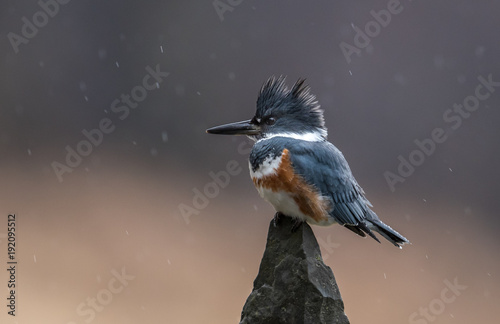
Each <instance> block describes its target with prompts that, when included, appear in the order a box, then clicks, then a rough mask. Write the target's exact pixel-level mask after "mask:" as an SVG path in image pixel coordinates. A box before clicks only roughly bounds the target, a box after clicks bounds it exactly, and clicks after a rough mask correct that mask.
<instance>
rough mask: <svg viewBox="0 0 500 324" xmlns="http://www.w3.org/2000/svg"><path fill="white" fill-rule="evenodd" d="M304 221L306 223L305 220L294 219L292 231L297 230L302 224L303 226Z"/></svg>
mask: <svg viewBox="0 0 500 324" xmlns="http://www.w3.org/2000/svg"><path fill="white" fill-rule="evenodd" d="M303 223H304V221H303V220H300V219H294V220H293V224H292V233H295V232H297V230H298V229H299V228H300V226H302V224H303Z"/></svg>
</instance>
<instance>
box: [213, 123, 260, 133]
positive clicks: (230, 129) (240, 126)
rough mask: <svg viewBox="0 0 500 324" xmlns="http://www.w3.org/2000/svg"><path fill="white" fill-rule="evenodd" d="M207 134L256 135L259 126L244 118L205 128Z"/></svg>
mask: <svg viewBox="0 0 500 324" xmlns="http://www.w3.org/2000/svg"><path fill="white" fill-rule="evenodd" d="M207 133H209V134H221V135H258V134H259V133H260V127H259V126H257V125H255V124H253V123H252V121H251V120H244V121H240V122H237V123H231V124H225V125H221V126H215V127H212V128H209V129H207Z"/></svg>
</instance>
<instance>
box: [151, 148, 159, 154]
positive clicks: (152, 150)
mask: <svg viewBox="0 0 500 324" xmlns="http://www.w3.org/2000/svg"><path fill="white" fill-rule="evenodd" d="M150 152H151V155H152V156H157V155H158V150H157V149H155V148H154V147H153V148H152V149H151V151H150Z"/></svg>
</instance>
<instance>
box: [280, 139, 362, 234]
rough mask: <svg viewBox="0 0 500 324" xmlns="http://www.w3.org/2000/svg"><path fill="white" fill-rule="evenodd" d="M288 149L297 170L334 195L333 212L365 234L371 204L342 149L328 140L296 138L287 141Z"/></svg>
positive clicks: (336, 216)
mask: <svg viewBox="0 0 500 324" xmlns="http://www.w3.org/2000/svg"><path fill="white" fill-rule="evenodd" d="M287 149H288V150H289V151H290V157H291V161H292V164H293V167H294V170H295V172H296V173H298V174H300V175H301V176H302V177H303V178H304V179H305V180H306V181H307V182H308V183H309V184H312V185H314V186H315V187H316V188H317V189H318V190H319V191H320V192H321V194H322V195H323V196H325V197H327V198H328V199H330V201H331V203H332V206H333V209H332V210H331V212H330V216H331V217H333V218H334V219H335V221H336V222H337V223H339V224H341V225H344V226H346V227H348V228H349V229H351V230H353V231H354V232H356V233H357V234H359V235H362V236H364V234H363V232H361V231H360V229H361V230H363V231H365V228H366V226H365V223H364V219H365V218H366V215H367V212H368V208H369V206H371V204H370V202H369V201H368V200H367V199H366V198H365V196H364V192H363V189H362V188H361V187H360V186H359V185H358V183H357V182H356V179H354V177H353V175H352V173H351V170H350V168H349V165H348V164H347V161H346V160H345V158H344V156H343V155H342V153H341V152H340V151H339V150H338V149H337V148H336V147H335V146H334V145H333V144H331V143H329V142H327V141H324V142H303V141H295V142H294V143H293V145H287ZM358 227H360V228H358ZM367 233H368V232H367Z"/></svg>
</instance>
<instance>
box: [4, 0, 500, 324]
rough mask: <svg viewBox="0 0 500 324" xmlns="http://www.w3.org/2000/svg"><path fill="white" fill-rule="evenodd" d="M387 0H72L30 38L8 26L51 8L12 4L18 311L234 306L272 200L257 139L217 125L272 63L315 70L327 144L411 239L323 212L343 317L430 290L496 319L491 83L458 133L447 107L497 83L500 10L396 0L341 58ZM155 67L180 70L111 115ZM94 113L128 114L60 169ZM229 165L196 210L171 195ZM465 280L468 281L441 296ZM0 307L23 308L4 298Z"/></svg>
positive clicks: (384, 312)
mask: <svg viewBox="0 0 500 324" xmlns="http://www.w3.org/2000/svg"><path fill="white" fill-rule="evenodd" d="M389 2H390V1H385V0H384V1H378V0H377V1H357V2H355V1H339V2H335V3H334V2H330V1H314V2H312V1H309V2H306V1H272V2H265V1H250V0H244V1H241V3H239V4H238V2H237V1H233V4H237V5H235V6H234V7H232V11H227V12H225V13H224V14H223V20H221V19H220V17H219V15H218V14H217V12H216V10H215V8H214V6H213V3H212V2H211V1H183V2H181V1H171V2H163V3H160V2H158V1H70V2H69V3H68V4H64V5H60V8H59V12H58V13H57V14H55V15H54V17H52V18H50V19H49V20H48V22H47V23H46V24H45V25H44V26H43V27H40V28H39V30H38V33H37V34H36V35H35V36H34V37H33V38H31V39H29V42H28V43H27V44H21V45H20V46H19V52H18V53H15V51H14V49H13V47H12V46H11V43H10V42H9V39H8V35H9V33H16V34H19V35H22V33H21V28H22V25H23V21H22V20H21V19H22V17H27V18H28V20H30V21H32V17H33V14H35V13H36V12H38V11H40V10H41V7H40V6H39V4H37V3H36V2H34V1H33V2H29V1H4V2H2V4H1V9H0V17H1V18H0V34H1V38H0V39H1V40H2V41H1V46H0V55H1V58H2V59H1V61H0V64H1V66H0V69H1V70H0V83H1V87H0V99H1V101H0V157H1V158H0V176H1V179H2V182H1V183H2V185H1V189H0V190H1V192H0V208H1V210H0V212H1V215H5V216H6V215H7V214H8V213H16V214H17V215H18V236H17V237H18V242H19V250H18V257H19V259H20V260H21V262H22V263H21V265H20V270H19V271H20V275H19V282H20V286H19V287H20V288H19V290H18V298H19V300H18V317H17V318H16V319H17V320H18V321H19V323H30V322H34V321H36V322H37V323H45V322H47V323H69V322H71V321H73V322H75V323H86V322H94V323H110V322H121V323H140V322H152V321H156V322H158V321H161V322H164V323H193V322H200V321H202V322H205V323H235V322H237V321H238V319H239V314H240V311H241V307H242V306H243V304H244V301H245V299H246V297H247V296H248V294H249V292H250V291H251V288H252V281H253V278H254V277H255V275H256V273H257V270H258V264H259V262H260V257H261V255H262V252H263V249H264V246H265V237H266V234H267V226H268V222H269V220H270V219H271V218H272V215H273V210H272V208H271V207H270V206H269V205H267V204H266V203H265V202H263V201H261V199H260V197H259V196H258V194H257V192H256V191H255V189H254V188H253V186H252V183H251V181H250V180H249V179H248V175H247V162H246V158H247V156H246V155H245V154H240V153H241V152H240V153H238V145H240V144H241V143H244V142H246V140H245V139H244V138H231V137H217V136H209V135H207V134H205V129H206V128H208V127H211V126H214V125H218V124H222V123H227V122H232V121H238V120H243V119H249V118H251V117H252V116H253V113H254V109H255V101H256V99H257V94H258V90H259V88H260V86H261V84H262V83H263V82H264V81H265V80H266V79H267V78H268V77H269V76H271V75H287V76H288V83H289V84H292V83H293V82H294V81H295V80H296V79H297V78H299V77H305V78H307V80H308V83H309V84H310V85H311V88H312V92H313V93H315V94H316V95H317V97H318V100H319V102H320V104H321V105H322V107H323V109H324V110H325V117H326V124H327V127H328V129H329V139H330V141H332V142H333V143H334V144H335V145H337V146H338V147H339V148H340V149H341V150H342V152H343V153H344V155H345V156H346V158H347V159H348V161H349V163H350V166H351V168H352V170H353V172H354V174H355V176H356V178H357V180H358V182H359V183H360V184H361V185H362V186H363V188H364V190H365V192H366V193H367V196H368V198H369V199H370V200H371V202H372V203H373V204H374V206H375V210H376V211H377V213H378V214H379V216H380V217H381V218H382V219H383V220H384V221H386V222H387V223H389V224H390V225H392V226H393V227H394V228H396V229H397V230H398V231H400V232H401V233H403V234H404V235H405V236H407V237H408V238H409V239H410V240H411V241H412V243H413V244H412V245H411V246H407V247H405V248H404V249H403V250H402V251H397V250H396V249H394V248H393V247H392V246H390V245H389V244H388V243H386V242H383V244H382V245H379V244H376V243H375V242H373V241H370V240H368V239H365V240H363V239H361V238H358V237H356V236H354V235H352V234H351V233H350V232H349V231H346V230H345V229H342V228H340V227H338V226H336V227H330V228H317V227H315V228H314V230H315V233H316V235H317V237H318V240H319V241H320V245H322V249H323V253H324V258H325V259H326V262H327V264H328V265H330V266H331V267H332V269H333V271H334V273H335V275H336V277H337V281H338V282H339V286H340V289H341V293H342V295H343V297H344V302H345V304H346V313H347V315H348V317H349V318H350V319H351V322H353V323H365V322H368V321H369V322H370V323H387V322H391V323H405V322H409V323H419V322H416V319H419V320H420V321H421V322H420V323H424V322H425V323H427V322H431V318H427V319H426V318H425V317H422V316H421V315H418V316H416V317H413V320H412V319H411V318H412V317H411V314H413V313H414V312H417V313H418V312H419V309H420V308H421V307H422V308H425V307H431V316H433V317H432V322H435V323H470V322H471V321H472V320H476V321H481V322H483V323H488V322H490V323H491V318H492V317H493V314H494V311H496V306H497V305H498V302H499V301H500V297H499V294H498V291H499V288H500V283H499V280H498V278H497V277H498V274H499V271H498V270H499V267H500V265H499V263H498V257H497V255H498V253H497V248H498V244H499V239H498V235H496V233H498V230H499V229H500V223H499V220H498V219H499V218H498V217H497V211H498V209H499V207H500V202H499V199H497V197H496V194H497V192H498V190H497V186H498V185H497V184H498V182H499V180H500V175H499V172H498V165H499V153H500V152H499V149H498V147H499V140H500V137H499V136H498V135H499V132H498V126H497V124H496V123H497V121H498V120H499V117H500V112H499V111H498V106H499V103H500V87H497V88H496V89H495V92H493V93H491V95H490V97H489V98H488V99H486V100H484V101H481V102H480V106H479V108H478V109H477V110H476V111H474V112H472V113H471V115H470V117H469V118H467V119H463V123H462V125H461V126H460V127H458V128H457V129H455V130H452V129H450V125H451V124H450V123H446V122H445V121H444V120H443V113H444V112H445V111H446V110H448V109H451V108H453V104H454V103H462V102H463V100H464V98H466V97H467V96H469V95H474V91H475V88H476V86H477V85H478V84H480V83H479V81H478V77H479V76H483V77H485V78H487V77H488V75H490V74H491V75H492V79H493V80H495V81H496V80H499V81H500V67H499V65H498V54H499V52H500V42H498V30H499V27H500V23H499V20H498V12H499V11H498V10H499V9H500V8H499V5H498V4H496V3H493V2H491V1H474V2H472V1H465V0H464V1H432V2H431V1H408V0H403V1H401V4H400V5H401V6H402V7H401V8H402V11H401V12H400V13H399V14H397V15H392V18H391V21H390V23H389V24H388V25H387V26H386V27H383V28H382V29H381V30H380V32H379V33H378V34H377V35H376V36H374V37H373V38H371V41H370V45H369V47H368V48H367V49H363V50H362V54H361V55H360V56H356V55H353V56H352V57H351V59H352V61H351V62H350V63H348V62H347V60H346V58H345V57H344V55H343V53H342V51H341V49H340V43H341V42H346V43H349V44H353V39H354V37H355V30H354V29H353V26H357V27H360V28H364V26H365V25H366V23H368V22H369V21H371V20H373V17H372V16H371V15H370V11H371V10H375V11H379V10H381V9H386V8H387V5H388V3H389ZM158 64H159V66H160V70H161V71H167V72H169V73H170V74H169V76H168V77H166V78H165V79H164V80H163V82H162V83H161V84H160V85H159V88H158V89H155V90H152V91H150V92H148V93H147V97H146V98H145V100H144V101H143V102H141V103H140V104H139V105H138V107H137V108H136V109H133V110H131V111H130V115H129V116H128V117H127V118H125V119H124V120H119V119H118V118H117V117H118V115H117V114H114V113H113V112H111V111H110V107H111V102H112V101H113V100H115V99H116V98H119V97H120V96H121V94H122V93H123V94H128V93H130V91H131V89H132V88H134V87H135V86H137V85H140V84H141V83H142V78H143V77H144V75H146V73H147V72H146V70H145V68H146V67H147V66H151V67H155V66H156V65H158ZM103 118H110V119H111V120H112V121H113V123H114V125H115V127H116V128H115V130H114V131H113V132H112V133H111V134H105V135H104V137H103V141H102V143H101V144H100V145H99V146H98V147H96V148H93V150H92V153H91V154H90V155H89V156H87V157H84V158H83V161H82V163H81V165H79V166H78V167H76V168H74V171H73V172H72V173H67V174H65V175H64V177H63V181H62V182H60V181H58V179H57V177H56V175H55V173H54V171H53V169H52V166H51V163H53V161H58V162H61V163H63V162H64V159H65V154H66V152H65V147H66V146H67V145H70V146H71V147H73V148H74V147H75V146H76V145H77V143H78V142H79V141H81V140H83V139H85V138H84V137H83V135H82V133H81V132H82V130H84V129H87V130H90V129H93V128H96V127H97V126H98V124H99V122H100V120H101V119H103ZM435 128H443V129H445V130H446V132H447V133H446V134H447V140H446V141H445V142H444V143H441V144H437V147H436V149H435V152H434V153H433V154H431V155H430V156H426V158H425V161H424V162H423V164H422V165H420V166H418V167H417V168H416V169H415V171H414V172H413V174H412V175H411V176H409V177H408V178H407V179H406V181H405V182H404V183H399V184H397V185H396V187H395V189H396V190H395V191H394V192H393V191H391V190H390V188H389V186H388V184H387V182H386V180H385V178H384V172H386V171H391V172H397V167H398V163H399V161H398V156H399V155H402V156H403V157H405V158H408V156H409V155H410V154H411V152H412V151H414V150H415V149H416V148H417V147H416V145H415V144H414V141H415V140H417V139H418V140H423V139H424V138H429V137H430V136H431V133H432V131H433V130H434V129H435ZM230 160H235V161H236V162H237V163H238V165H239V166H240V167H241V170H242V171H241V172H239V173H238V174H237V175H235V176H232V177H231V179H230V183H229V184H228V185H227V187H225V188H222V189H220V192H219V193H218V194H217V195H216V196H215V197H214V198H210V199H209V203H208V204H207V206H205V207H204V208H203V209H201V210H199V211H198V212H199V214H197V215H193V216H192V217H189V219H188V220H189V224H187V222H186V218H185V217H182V215H181V212H180V210H179V206H180V204H184V205H186V206H193V202H192V200H193V197H194V192H193V189H196V188H197V189H199V190H203V188H204V186H206V185H207V184H208V183H209V182H211V178H210V176H209V173H210V172H219V171H220V170H224V169H225V168H226V164H227V163H228V161H230ZM1 219H4V218H3V216H2V218H1ZM6 222H7V221H6V219H5V220H4V221H2V223H0V251H1V253H0V255H1V258H2V259H1V262H2V263H3V262H4V260H5V256H6V254H5V253H4V251H5V250H6V240H5V233H6ZM328 242H329V243H328ZM122 267H126V269H127V273H130V274H131V275H134V276H135V279H133V280H132V281H131V282H130V284H129V285H128V286H126V287H125V288H124V289H123V291H122V292H120V293H118V294H114V295H113V299H112V301H110V302H109V303H107V304H106V305H104V306H103V309H102V310H100V311H96V312H95V317H93V318H90V315H85V316H83V315H81V314H79V313H78V312H77V310H76V309H77V307H78V305H80V304H81V303H86V299H87V298H88V297H89V296H90V297H92V296H94V297H96V296H99V292H101V291H102V289H106V287H107V286H106V285H107V283H108V281H109V280H110V278H112V274H111V272H110V271H112V270H113V269H115V270H117V271H118V270H119V269H122ZM455 278H458V282H459V283H460V284H461V285H464V286H467V288H466V289H465V290H463V291H462V292H461V293H460V295H458V296H456V298H455V299H454V300H453V302H450V303H447V302H442V301H440V296H441V292H442V290H443V289H446V287H447V286H446V284H445V281H446V280H448V281H449V282H453V280H454V279H455ZM0 279H1V280H2V281H0V285H4V284H3V282H5V283H6V281H7V274H6V273H3V274H0ZM2 296H3V293H2ZM102 296H104V295H102ZM102 296H101V297H102ZM450 296H451V295H450ZM2 298H3V297H2ZM436 300H437V301H436ZM441 305H443V307H441ZM0 318H2V322H3V318H6V319H8V320H12V318H10V317H7V315H6V309H2V310H1V311H0ZM86 320H87V321H86Z"/></svg>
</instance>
